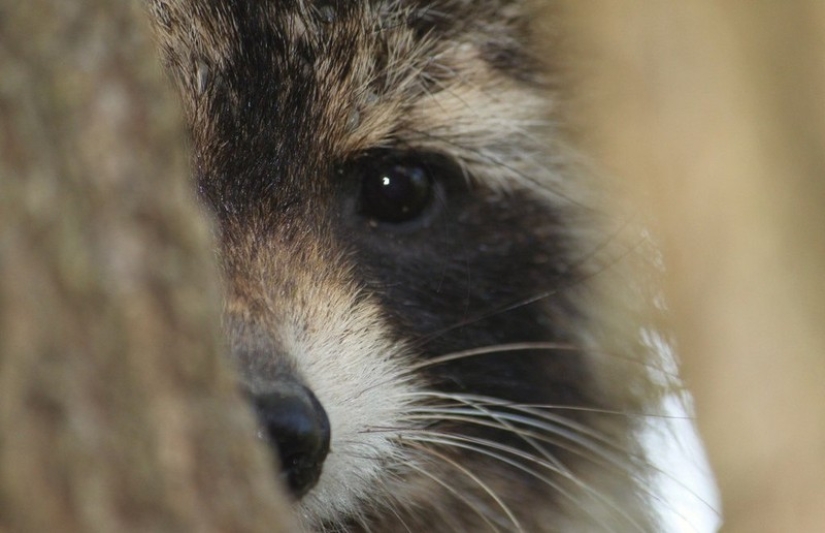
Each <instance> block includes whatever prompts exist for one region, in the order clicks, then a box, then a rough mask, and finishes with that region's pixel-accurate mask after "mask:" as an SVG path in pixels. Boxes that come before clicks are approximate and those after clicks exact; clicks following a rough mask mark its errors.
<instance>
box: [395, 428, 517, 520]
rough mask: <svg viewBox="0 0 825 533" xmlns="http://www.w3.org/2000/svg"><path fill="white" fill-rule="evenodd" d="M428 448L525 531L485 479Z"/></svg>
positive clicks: (428, 451) (409, 443) (430, 452)
mask: <svg viewBox="0 0 825 533" xmlns="http://www.w3.org/2000/svg"><path fill="white" fill-rule="evenodd" d="M406 442H407V443H408V445H409V446H411V447H414V448H418V449H419V450H420V449H421V448H422V447H421V446H415V445H414V443H413V442H410V441H406ZM426 450H427V453H429V454H431V455H432V456H434V457H438V458H439V459H441V460H442V461H444V462H445V463H447V464H449V465H450V466H452V467H453V468H455V469H456V470H458V471H459V472H461V473H462V474H464V475H465V476H467V477H468V478H469V479H471V480H472V481H473V482H474V483H475V484H476V485H478V486H479V487H480V488H481V489H482V490H483V491H484V492H486V493H487V495H488V496H490V498H492V499H493V501H495V502H496V504H497V505H498V506H499V508H501V510H502V511H503V512H504V514H505V515H507V518H508V519H509V520H510V522H512V523H513V525H514V526H515V527H516V530H517V531H519V532H520V533H525V531H524V529H523V528H522V527H521V523H520V522H519V521H518V519H517V518H516V515H515V514H514V513H513V511H512V510H511V509H510V507H509V506H508V505H507V504H505V503H504V501H502V499H501V497H500V496H499V495H498V494H496V493H495V491H494V490H493V489H492V488H490V486H489V485H487V484H486V483H484V481H482V480H481V479H480V478H479V477H478V476H476V475H475V474H473V473H472V472H470V471H469V470H468V469H467V468H465V467H463V466H461V464H459V463H458V462H456V461H454V460H452V459H450V458H449V457H447V456H446V455H444V454H442V453H438V452H437V451H435V450H433V449H429V448H426Z"/></svg>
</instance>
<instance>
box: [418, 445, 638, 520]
mask: <svg viewBox="0 0 825 533" xmlns="http://www.w3.org/2000/svg"><path fill="white" fill-rule="evenodd" d="M407 438H412V439H416V440H420V441H422V442H430V443H432V444H441V445H444V446H451V447H456V448H462V449H466V450H470V451H474V452H476V453H479V454H482V455H485V456H487V457H490V458H492V459H496V460H497V461H500V462H502V463H504V464H506V465H509V466H512V467H513V468H516V469H518V470H520V471H522V472H525V473H527V474H529V475H530V476H532V477H534V478H535V479H538V480H539V481H541V482H542V483H545V484H546V485H548V486H549V487H551V488H552V489H553V490H555V491H556V492H557V493H558V494H561V495H562V496H564V497H566V498H567V499H569V500H570V501H571V502H572V503H573V504H575V505H577V506H579V507H580V508H586V507H585V506H584V505H583V502H582V501H581V500H580V499H579V498H577V497H576V496H575V495H573V494H571V493H570V491H568V490H566V489H565V488H564V487H562V486H561V485H559V484H558V483H557V482H555V481H553V480H552V479H550V478H548V477H547V476H543V475H541V474H540V473H538V472H536V471H535V470H534V469H531V468H529V467H528V466H526V465H524V464H523V463H520V462H518V461H516V460H514V459H510V458H508V457H506V456H504V455H502V454H500V453H495V452H494V451H491V449H492V450H499V451H502V452H505V453H509V454H512V455H514V456H516V457H519V458H521V459H524V460H526V461H529V462H530V463H533V464H536V465H538V466H541V467H544V468H546V469H548V470H550V471H551V472H555V473H557V474H559V475H560V476H562V477H563V478H565V479H567V480H569V481H571V482H573V483H574V484H576V485H578V486H579V487H581V488H582V489H583V490H585V492H587V493H588V495H589V496H590V497H592V498H594V499H597V500H599V501H601V502H602V503H604V504H606V505H607V506H609V507H611V508H613V510H615V511H616V512H618V513H619V514H620V515H621V516H623V517H624V518H625V519H627V521H628V522H629V523H631V524H633V525H634V526H635V527H636V528H637V529H638V530H639V531H644V529H643V528H642V527H641V526H640V525H639V524H638V522H636V521H635V520H634V519H633V518H632V517H631V516H629V515H628V514H627V513H626V512H624V511H623V510H622V509H620V508H619V507H618V506H616V504H614V503H613V502H611V501H610V500H609V499H607V498H605V497H604V495H602V494H600V493H599V492H598V491H596V490H595V489H593V488H592V487H590V486H589V485H588V484H586V483H584V482H583V481H581V480H580V479H578V478H577V477H576V476H573V475H572V474H570V472H569V471H567V469H561V470H560V469H558V468H556V467H555V466H553V465H552V464H550V463H549V462H547V461H544V460H542V459H540V458H538V457H535V456H533V455H531V454H529V453H526V452H524V451H522V450H519V449H517V448H513V447H511V446H507V445H503V444H501V443H498V442H496V441H491V440H486V439H477V438H472V437H466V436H459V435H451V434H446V433H440V432H434V431H430V432H428V431H425V432H415V433H413V434H411V435H408V436H407ZM485 447H486V448H490V449H486V448H485ZM593 518H594V519H595V520H596V521H597V522H599V523H600V525H602V526H603V527H604V528H605V529H606V530H609V529H610V528H608V527H606V524H604V523H602V522H601V521H600V520H599V519H598V518H596V517H593Z"/></svg>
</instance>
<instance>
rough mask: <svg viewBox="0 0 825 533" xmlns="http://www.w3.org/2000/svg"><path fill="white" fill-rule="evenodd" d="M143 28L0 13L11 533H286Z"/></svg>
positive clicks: (72, 10) (102, 2) (84, 6)
mask: <svg viewBox="0 0 825 533" xmlns="http://www.w3.org/2000/svg"><path fill="white" fill-rule="evenodd" d="M159 64H160V63H159V60H158V58H157V53H156V51H155V49H154V46H153V43H152V41H151V38H150V37H149V29H148V24H147V21H146V16H145V14H144V13H142V11H141V8H140V5H139V3H137V2H123V1H122V0H73V1H71V2H53V1H47V0H25V1H21V0H0V531H20V532H28V533H30V532H34V531H36V532H50V531H60V532H74V531H101V532H112V531H118V532H128V531H152V532H183V531H187V532H188V531H261V532H263V531H266V532H268V533H269V532H273V531H293V529H292V528H291V527H290V524H289V519H288V507H287V506H286V504H285V503H284V500H283V498H282V497H281V495H280V493H279V492H278V487H277V486H276V483H275V476H274V475H273V465H272V462H271V461H272V460H271V458H270V457H269V454H268V451H267V450H266V449H265V446H263V445H262V444H260V443H258V442H257V441H256V439H255V428H254V423H253V419H252V416H251V413H250V411H249V409H248V408H247V406H246V404H245V402H244V401H243V400H242V399H241V398H240V397H239V395H238V394H237V392H236V388H235V383H234V379H233V377H232V373H231V371H230V369H229V368H227V365H226V363H225V361H224V359H223V356H222V353H221V340H220V323H219V306H220V294H219V283H218V281H217V277H216V272H215V269H214V267H213V257H212V252H211V246H212V245H211V242H210V232H209V228H208V225H207V222H206V219H205V217H204V216H202V214H201V213H199V212H198V209H197V207H196V203H195V200H194V197H193V193H192V190H193V187H192V186H191V184H190V183H189V179H188V177H187V176H188V171H187V168H188V161H187V155H186V154H185V151H184V148H185V140H184V135H183V129H182V126H181V118H180V112H179V109H178V108H179V104H178V102H176V101H175V99H174V97H173V96H172V92H171V91H170V90H169V88H168V87H167V83H166V81H165V80H164V79H163V75H162V74H161V72H160V67H159Z"/></svg>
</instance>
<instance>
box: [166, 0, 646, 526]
mask: <svg viewBox="0 0 825 533" xmlns="http://www.w3.org/2000/svg"><path fill="white" fill-rule="evenodd" d="M151 5H152V10H153V14H154V17H155V20H156V23H157V27H158V29H159V35H160V40H161V44H162V47H163V51H164V57H165V59H166V63H167V65H168V66H169V69H170V71H171V72H172V74H173V76H174V77H175V79H176V80H177V82H178V84H179V86H180V89H181V93H182V94H183V101H184V106H185V109H186V114H187V117H188V121H189V124H190V129H191V135H192V147H193V156H194V169H195V174H196V177H197V187H198V191H199V192H200V195H201V197H202V198H203V200H204V202H205V203H206V204H207V205H208V206H209V208H210V210H211V211H212V213H214V216H215V219H216V221H217V227H218V228H219V237H218V240H219V245H220V246H219V250H220V254H219V255H220V261H221V264H222V267H223V273H224V279H225V286H226V306H225V322H226V329H227V335H228V338H229V344H230V350H229V351H230V353H231V357H232V358H233V360H234V361H235V362H236V363H237V368H238V372H239V374H240V379H241V381H242V384H243V387H244V390H245V391H247V393H248V394H249V396H250V398H251V403H252V405H253V406H254V408H255V409H256V411H257V412H258V414H259V415H260V420H261V435H262V436H263V438H266V439H267V440H269V441H270V443H271V445H272V447H273V449H274V450H275V451H276V452H277V453H278V455H279V457H280V464H281V467H280V468H281V469H280V471H279V472H280V473H279V476H280V477H281V478H282V479H283V481H284V483H285V484H286V486H287V487H288V488H289V489H290V490H291V492H292V494H293V495H294V498H295V500H296V503H295V506H296V513H297V515H298V516H299V517H300V519H301V520H302V522H303V524H304V526H305V527H306V528H307V529H308V530H314V531H362V530H363V531H399V530H403V529H405V528H406V529H407V530H410V531H419V530H420V531H424V530H428V531H444V532H447V531H451V532H453V531H478V530H482V529H492V530H494V531H558V530H566V529H570V530H575V531H581V530H582V528H584V529H585V530H588V531H591V530H593V531H595V530H602V529H610V530H615V529H620V530H623V529H628V528H636V529H647V527H648V525H649V524H648V522H646V518H645V517H644V516H643V515H644V513H642V512H641V511H638V509H637V507H640V506H639V505H638V501H639V499H638V497H637V495H638V493H639V492H638V490H637V487H636V485H635V482H634V481H633V480H634V478H635V477H636V471H635V470H633V468H632V467H631V460H630V457H631V455H632V454H631V452H630V451H628V446H631V445H630V444H629V443H628V442H627V439H628V434H629V431H630V429H632V428H631V427H630V422H629V419H628V418H627V417H617V416H612V417H611V416H608V415H606V414H604V413H605V412H606V411H607V410H613V411H615V410H621V409H624V408H627V407H628V406H629V405H631V404H633V402H635V401H636V400H635V399H634V397H633V394H632V393H631V392H629V391H630V389H632V383H633V382H634V381H633V380H634V379H636V376H631V377H627V376H625V375H624V374H622V371H619V373H618V374H616V376H617V379H619V380H624V379H625V378H626V382H625V383H623V384H621V386H609V385H605V380H604V379H602V377H601V376H602V375H603V374H604V372H603V371H601V370H600V369H599V368H598V366H597V364H596V362H597V360H598V358H597V357H595V356H594V353H595V351H596V350H595V349H594V347H593V346H594V342H595V341H594V340H593V339H595V338H597V337H598V332H597V331H596V330H597V329H598V327H599V326H598V325H597V324H596V321H595V319H594V318H593V316H592V313H591V311H590V310H589V309H588V308H587V306H586V305H585V304H584V303H583V302H584V301H585V298H584V297H583V296H582V293H583V291H585V290H586V285H587V283H586V281H587V279H588V277H589V276H591V275H592V271H593V269H594V266H593V264H592V261H591V259H592V256H593V255H594V254H593V253H591V252H592V250H591V249H590V248H588V246H589V244H588V242H589V241H587V238H586V237H585V234H586V233H587V230H586V228H585V223H584V222H583V220H584V219H586V218H587V217H588V216H592V212H590V211H588V208H587V207H586V206H584V205H583V204H582V200H581V197H582V195H581V194H579V193H578V192H577V188H579V187H582V185H581V184H580V183H577V179H576V177H575V176H572V175H571V173H570V172H569V171H568V169H567V166H566V164H565V163H564V161H565V155H564V153H563V150H562V149H561V148H560V144H559V143H557V142H555V140H554V139H555V131H554V126H553V124H554V120H555V115H554V107H555V100H554V98H553V94H552V91H551V90H549V83H548V79H549V75H548V72H547V70H546V64H545V63H546V62H544V61H542V60H541V58H540V57H539V55H538V53H537V51H536V48H535V46H534V44H535V43H534V35H533V33H532V32H533V29H532V27H531V16H530V14H531V11H530V10H529V9H528V8H527V6H526V5H525V3H524V2H521V1H517V0H482V1H473V2H470V1H466V0H433V1H424V0H373V1H364V2H344V1H340V2H339V1H321V0H317V1H311V0H275V1H245V0H205V1H194V0H192V1H187V0H179V1H171V0H153V1H152V2H151ZM585 241H587V242H585ZM634 451H635V450H634Z"/></svg>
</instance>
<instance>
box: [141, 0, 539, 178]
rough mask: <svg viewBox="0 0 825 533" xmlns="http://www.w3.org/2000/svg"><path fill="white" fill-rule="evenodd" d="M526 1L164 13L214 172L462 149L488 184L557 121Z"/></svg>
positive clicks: (296, 4)
mask: <svg viewBox="0 0 825 533" xmlns="http://www.w3.org/2000/svg"><path fill="white" fill-rule="evenodd" d="M523 4H524V3H523V2H518V1H502V0H498V1H494V0H488V1H460V0H443V1H430V2H424V1H415V0H408V1H401V0H396V1H390V2H388V1H383V2H366V1H365V2H320V1H319V2H305V1H298V0H294V1H275V2H243V1H236V2H217V1H214V0H213V1H201V2H194V3H190V2H187V1H182V0H180V1H177V2H173V1H168V0H166V1H164V0H157V1H155V2H153V4H152V5H153V9H154V10H155V12H156V20H157V21H158V22H157V24H158V27H159V30H158V33H159V35H160V39H161V42H162V45H163V49H164V55H165V57H166V60H167V63H168V64H169V65H170V66H171V67H172V71H173V72H174V73H175V77H176V79H177V80H178V83H179V84H180V85H181V86H182V88H183V91H182V92H183V94H184V100H185V107H186V109H187V112H188V114H189V117H190V123H191V124H192V125H193V127H192V129H193V133H194V135H195V137H196V138H195V147H196V152H199V153H197V154H196V156H197V157H198V163H199V165H200V166H201V167H202V168H207V169H212V167H214V165H213V164H212V162H213V161H224V162H225V161H227V157H226V154H227V153H231V154H235V156H238V154H242V156H243V157H245V160H246V161H249V160H250V158H249V157H247V156H249V155H250V154H261V153H265V154H273V155H275V156H277V158H278V159H279V162H280V163H281V164H282V168H281V169H280V170H281V173H282V174H290V173H291V172H290V168H293V169H301V171H302V172H304V173H307V172H308V171H310V170H315V171H316V173H317V172H318V171H323V169H319V168H318V162H329V161H341V160H345V159H347V158H348V157H351V156H352V155H354V154H357V153H359V152H362V151H364V150H368V149H372V148H376V147H385V146H399V145H400V146H410V147H416V148H425V149H432V150H435V151H441V152H447V153H450V154H451V155H452V156H453V157H454V158H456V159H457V160H458V161H459V163H461V164H463V165H465V166H466V167H468V168H469V169H470V170H472V171H473V174H474V175H476V176H477V177H478V178H479V179H484V178H485V172H484V171H485V168H489V167H490V166H491V165H490V163H498V162H500V161H502V160H505V159H512V158H510V155H511V154H512V153H513V152H518V153H520V154H526V153H529V152H530V150H525V144H526V143H525V140H527V144H529V143H530V142H531V139H537V138H538V137H539V136H538V135H536V134H535V130H536V129H537V127H541V126H544V125H545V120H544V119H545V118H546V112H547V107H548V106H547V101H546V93H545V92H544V90H545V88H544V87H542V80H541V79H540V77H539V72H540V71H541V70H540V69H538V68H531V66H532V67H536V66H537V61H536V60H535V59H534V58H533V54H532V52H531V50H530V43H531V38H530V34H529V31H528V29H527V24H526V18H527V17H528V15H529V13H528V11H527V8H526V7H525V6H524V5H523ZM534 142H535V144H536V145H537V148H538V147H539V143H540V141H538V140H536V141H534ZM199 147H200V150H199ZM239 148H240V149H239ZM536 151H537V152H538V149H537V150H536ZM296 154H305V155H306V157H305V158H304V159H302V160H298V159H301V158H297V157H296ZM307 158H309V159H310V160H307ZM290 161H292V164H290ZM510 163H511V165H512V164H513V161H512V160H511V161H510ZM515 163H516V167H511V168H512V170H513V172H512V173H511V174H512V175H511V176H507V173H506V172H505V173H502V172H500V171H499V172H497V173H496V183H493V184H492V185H494V186H496V187H500V186H501V185H502V182H504V181H507V178H508V177H509V178H512V179H514V180H517V179H518V177H519V176H521V175H525V174H535V172H530V170H531V169H528V168H518V165H519V164H520V163H524V164H525V165H527V164H529V163H530V162H529V161H521V162H519V161H516V162H515ZM236 181H238V180H236Z"/></svg>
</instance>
